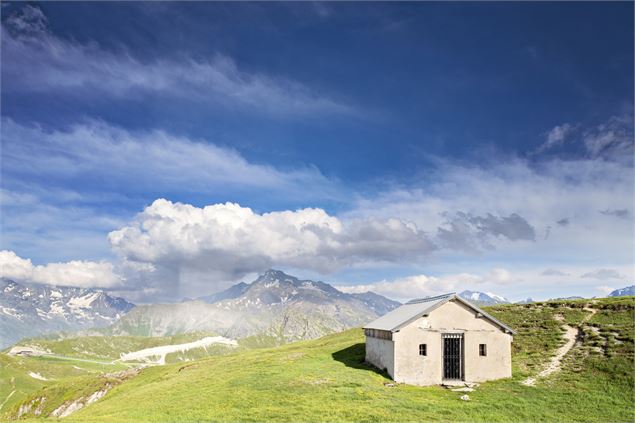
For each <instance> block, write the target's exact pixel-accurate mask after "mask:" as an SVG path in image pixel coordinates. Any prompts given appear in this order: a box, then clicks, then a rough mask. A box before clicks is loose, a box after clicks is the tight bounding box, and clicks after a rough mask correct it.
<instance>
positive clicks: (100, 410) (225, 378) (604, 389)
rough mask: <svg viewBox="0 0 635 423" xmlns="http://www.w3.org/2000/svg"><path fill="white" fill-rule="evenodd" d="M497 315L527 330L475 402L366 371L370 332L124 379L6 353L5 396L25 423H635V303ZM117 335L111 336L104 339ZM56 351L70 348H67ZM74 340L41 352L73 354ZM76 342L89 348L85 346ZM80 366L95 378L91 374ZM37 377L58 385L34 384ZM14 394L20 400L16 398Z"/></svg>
mask: <svg viewBox="0 0 635 423" xmlns="http://www.w3.org/2000/svg"><path fill="white" fill-rule="evenodd" d="M487 311H488V312H489V313H491V314H492V315H493V316H495V317H496V318H499V319H501V320H503V321H505V322H506V323H508V324H509V325H510V326H511V327H513V328H514V329H515V330H516V331H517V332H518V334H517V335H516V336H515V338H514V343H513V375H514V376H513V378H512V379H506V380H499V381H495V382H487V383H483V384H481V385H480V386H478V387H476V388H475V390H474V391H473V392H470V394H469V398H470V400H469V401H462V400H461V399H460V396H461V393H459V392H453V391H451V390H449V389H444V388H442V387H414V386H407V385H401V384H394V383H392V381H391V380H390V379H388V378H387V377H386V375H385V374H383V373H382V372H379V371H377V370H376V369H373V368H371V367H369V366H367V365H366V364H365V363H364V362H363V361H364V338H363V335H362V331H361V330H360V329H350V330H346V331H344V332H340V333H336V334H331V335H327V336H325V337H322V338H319V339H315V340H307V341H299V342H293V343H290V344H286V345H283V346H279V347H274V348H254V347H253V346H246V345H241V342H240V341H239V346H238V347H237V348H235V349H232V350H229V351H225V352H223V353H222V354H220V355H215V356H207V357H204V358H198V359H189V358H185V359H188V360H190V361H184V360H185V359H184V360H183V361H181V360H179V361H178V362H173V364H167V365H165V366H150V367H144V368H142V369H140V370H138V374H137V373H135V372H130V371H128V373H126V372H125V371H124V372H122V370H125V367H124V365H123V364H122V363H119V362H115V363H113V364H112V365H111V366H107V367H106V366H101V365H97V364H91V365H88V364H87V363H79V362H77V363H73V364H71V362H69V363H64V364H59V363H58V364H57V366H58V367H55V368H54V369H55V370H53V371H51V370H46V368H45V367H44V366H43V365H42V361H44V360H45V359H43V358H41V357H19V358H18V357H8V356H7V355H5V354H2V356H1V357H2V360H4V361H3V375H2V377H3V380H13V381H14V382H13V386H8V387H7V388H4V387H3V388H2V391H1V392H0V398H1V399H0V401H5V403H6V404H5V405H4V406H3V408H2V409H0V412H2V413H4V415H5V417H7V418H17V417H18V415H19V411H20V406H23V405H24V404H27V405H28V404H32V406H31V408H30V411H28V412H26V413H23V414H22V415H21V416H20V417H21V418H30V417H45V416H50V415H52V413H53V412H54V411H55V410H56V409H59V408H60V407H68V406H69V405H70V404H72V403H73V402H77V401H78V400H79V402H80V403H83V402H86V401H87V400H88V399H89V398H90V397H91V396H92V395H94V394H95V393H96V392H101V391H103V390H106V391H107V392H106V393H104V394H103V397H101V398H100V399H98V400H96V401H95V402H93V403H92V404H90V405H87V406H85V407H82V408H81V409H79V410H78V411H75V412H73V413H70V414H68V416H67V417H64V420H65V421H78V422H91V421H95V422H99V421H121V422H125V421H200V420H221V421H236V420H239V421H246V420H258V421H261V420H273V421H315V420H349V421H350V420H356V421H358V420H374V421H378V420H381V421H412V420H418V421H421V420H445V421H465V420H472V421H473V420H477V421H510V420H515V421H517V420H525V421H529V420H533V421H535V420H549V421H554V420H558V421H559V420H566V421H579V420H585V421H632V420H633V418H634V417H635V415H634V412H633V408H632V397H633V382H634V380H633V371H632V363H633V359H634V336H635V334H634V333H633V332H634V331H633V326H632V322H633V319H634V318H635V314H634V313H635V298H633V297H612V298H603V299H593V300H562V301H548V302H536V303H532V304H522V305H521V304H517V305H516V304H511V305H497V306H492V307H488V308H487ZM567 326H568V327H571V328H575V330H577V331H578V333H579V335H578V336H577V337H576V339H575V341H574V343H573V345H572V346H571V348H570V349H568V350H567V351H566V354H564V355H563V356H562V357H561V360H560V361H559V366H558V369H556V370H555V371H553V372H552V373H549V374H548V375H545V376H544V377H537V376H538V374H540V373H541V372H542V371H544V369H545V368H546V367H547V366H549V363H550V362H551V361H552V359H553V357H554V356H556V355H557V352H558V350H559V349H560V348H561V347H562V346H563V345H565V344H566V342H567V338H566V337H565V333H566V327H567ZM116 338H117V337H104V342H106V341H105V340H108V341H107V342H112V340H114V339H116ZM199 339H200V338H199ZM56 342H66V344H65V346H64V347H61V346H58V345H56ZM69 342H70V341H69V340H65V341H49V343H48V344H47V345H46V346H44V345H41V346H42V347H43V348H48V349H50V350H51V351H69V348H70V350H71V351H72V350H73V347H72V346H69V344H68V343H69ZM74 342H77V343H83V342H86V343H85V344H83V345H84V346H87V345H88V341H83V340H81V339H79V338H78V340H76V341H74ZM136 342H138V341H136ZM174 343H175V344H176V343H177V342H174ZM178 343H183V342H182V339H181V340H179V341H178ZM75 347H77V345H75ZM111 348H112V349H111V353H109V354H111V355H112V356H114V355H115V350H116V347H115V346H114V345H113V346H112V347H111ZM77 350H81V348H76V349H75V351H76V352H77V353H78V354H80V352H79V351H77ZM85 351H86V352H88V351H89V349H86V350H85ZM122 352H123V351H119V353H122ZM87 356H88V354H86V353H83V355H82V357H84V358H86V357H87ZM102 358H103V357H102ZM46 363H47V364H48V361H47V362H46ZM60 366H64V367H63V368H61V367H60ZM73 366H77V367H80V368H83V369H85V370H82V371H81V373H80V370H76V369H74V368H73ZM82 366H83V367H82ZM28 372H33V373H38V374H40V375H42V376H43V377H45V378H46V379H48V380H47V381H43V380H39V379H34V378H33V377H31V376H29V375H28ZM530 377H537V378H536V381H535V383H534V384H533V385H532V386H527V385H524V384H523V383H522V382H523V381H524V380H526V379H527V378H530ZM11 378H13V379H11ZM12 391H16V392H18V391H19V392H20V394H19V395H18V394H17V393H14V394H13V395H11V392H12ZM16 395H18V397H16ZM203 399H204V400H203ZM82 401H83V402H82ZM572 403H575V404H576V406H575V407H572V406H571V405H572ZM324 404H329V407H328V408H325V407H324ZM38 407H39V408H38ZM25 409H26V408H24V407H23V411H24V410H25ZM63 409H64V410H65V409H66V408H63ZM35 410H39V414H38V415H36V414H35V413H34V411H35Z"/></svg>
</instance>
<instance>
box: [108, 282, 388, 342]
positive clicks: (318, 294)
mask: <svg viewBox="0 0 635 423" xmlns="http://www.w3.org/2000/svg"><path fill="white" fill-rule="evenodd" d="M398 305H399V303H398V302H396V301H392V300H389V299H387V298H385V297H382V296H381V295H377V294H374V293H371V292H367V293H363V294H347V293H344V292H341V291H339V290H337V289H335V288H334V287H332V286H331V285H329V284H327V283H324V282H314V281H310V280H300V279H298V278H295V277H293V276H290V275H287V274H285V273H283V272H281V271H277V270H269V271H267V272H265V273H264V274H263V275H261V276H260V277H258V278H257V279H256V280H255V281H254V282H252V283H250V284H246V283H240V284H237V285H234V286H233V287H231V288H229V289H228V290H225V291H223V292H220V293H218V294H215V295H211V296H207V297H202V298H200V299H198V300H194V301H186V302H181V303H178V304H155V305H147V306H138V307H136V308H135V309H134V310H132V311H131V312H130V313H128V314H127V315H126V316H124V317H123V318H122V319H120V321H118V322H117V323H116V324H114V325H113V326H112V327H111V328H110V329H109V332H110V333H111V334H113V335H142V336H148V335H151V336H165V335H173V334H177V333H186V332H192V331H214V332H216V333H219V334H221V335H224V336H227V337H230V338H244V337H248V336H258V337H261V338H266V339H265V340H264V341H263V342H268V343H284V342H288V341H292V340H297V339H310V338H317V337H319V336H322V335H324V334H327V333H332V332H337V331H341V330H344V329H347V328H350V327H354V326H361V325H362V324H364V323H367V322H368V321H370V320H373V319H374V318H376V317H377V316H380V315H382V314H384V313H386V312H387V311H390V310H392V309H393V308H395V307H397V306H398Z"/></svg>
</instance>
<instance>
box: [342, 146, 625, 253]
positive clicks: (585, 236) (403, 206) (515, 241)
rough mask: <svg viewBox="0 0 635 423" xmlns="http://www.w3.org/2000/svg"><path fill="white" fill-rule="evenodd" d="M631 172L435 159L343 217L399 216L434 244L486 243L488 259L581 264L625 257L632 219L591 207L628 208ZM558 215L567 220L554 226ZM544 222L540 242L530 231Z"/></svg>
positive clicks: (479, 247)
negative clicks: (431, 167) (432, 167)
mask: <svg viewBox="0 0 635 423" xmlns="http://www.w3.org/2000/svg"><path fill="white" fill-rule="evenodd" d="M632 175H633V169H632V167H631V166H630V165H628V164H626V163H623V162H616V161H609V160H599V159H575V160H562V159H558V158H551V159H548V160H544V161H541V162H539V163H535V162H530V161H528V160H522V159H512V160H507V161H498V162H493V163H488V164H475V165H465V164H460V165H459V164H456V163H451V162H447V161H442V162H440V163H439V165H438V169H437V170H436V172H434V173H433V174H431V175H426V176H425V177H421V179H422V180H421V183H420V185H419V186H420V188H412V187H407V188H402V187H398V188H395V189H393V190H390V191H386V192H384V193H382V194H379V195H377V196H375V197H373V198H363V199H360V200H358V202H357V206H356V207H355V208H354V209H352V210H350V211H349V212H347V213H346V215H347V216H352V217H364V216H375V217H389V216H390V217H399V218H401V219H406V220H409V221H412V222H414V223H415V224H417V226H418V227H419V228H421V229H422V230H425V231H428V232H429V233H431V234H435V235H436V238H435V241H436V243H437V244H439V245H440V246H441V247H445V248H448V249H450V250H451V251H455V252H456V251H457V250H462V251H466V252H474V251H477V252H481V253H484V251H483V247H488V248H485V250H486V251H487V254H488V257H490V259H491V258H493V257H500V258H501V260H509V256H510V255H512V254H513V255H514V256H515V257H519V260H521V259H522V260H525V261H526V260H529V259H531V260H542V261H543V263H544V262H549V261H550V259H551V258H552V257H563V256H567V257H570V259H571V260H579V261H580V262H581V263H580V264H581V265H582V264H583V262H584V260H586V258H589V257H593V258H595V259H597V257H598V251H600V253H599V254H601V256H602V258H604V257H605V258H606V259H607V260H618V262H622V261H628V262H630V261H631V259H632V254H633V240H632V233H633V222H632V220H630V219H606V218H603V216H602V215H601V214H599V213H598V211H597V210H598V209H597V205H598V204H611V206H612V208H611V209H612V210H622V209H628V208H629V207H630V206H631V203H632V198H633V189H634V186H633V177H632ZM457 210H460V211H461V212H460V213H457V212H456V211H457ZM562 216H567V217H566V219H567V221H568V222H569V224H568V225H564V221H561V222H560V224H558V225H554V222H555V221H557V220H559V219H560V220H562ZM552 225H553V226H552ZM550 226H552V228H551V230H550V235H549V237H548V238H547V239H542V238H543V237H537V236H536V234H538V233H544V232H546V231H547V228H548V227H550ZM538 238H540V239H538ZM489 247H492V248H489ZM604 253H606V254H604ZM504 254H506V255H507V257H502V255H504Z"/></svg>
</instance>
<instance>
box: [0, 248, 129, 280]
mask: <svg viewBox="0 0 635 423" xmlns="http://www.w3.org/2000/svg"><path fill="white" fill-rule="evenodd" d="M0 277H3V278H8V279H14V280H17V281H25V282H35V283H42V284H49V285H60V286H78V287H85V288H88V287H101V288H110V287H115V286H119V285H121V283H122V280H121V278H120V277H119V276H118V275H116V274H115V272H114V267H113V265H112V264H111V263H108V262H106V261H101V262H92V261H82V260H73V261H69V262H66V263H49V264H46V265H44V266H42V265H33V263H32V262H31V260H30V259H23V258H21V257H19V256H18V255H17V254H15V252H13V251H9V250H2V251H0Z"/></svg>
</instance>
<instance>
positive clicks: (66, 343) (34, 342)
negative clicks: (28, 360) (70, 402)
mask: <svg viewBox="0 0 635 423" xmlns="http://www.w3.org/2000/svg"><path fill="white" fill-rule="evenodd" d="M214 335H215V334H214V333H210V332H191V333H185V334H181V335H174V336H157V337H149V336H81V337H73V338H65V339H60V340H51V339H43V338H33V339H26V340H24V341H22V342H20V343H19V344H18V345H29V346H34V347H37V348H39V349H41V350H43V351H50V352H51V353H53V354H57V355H63V356H66V357H78V358H89V359H93V360H94V359H102V360H116V359H118V358H119V357H120V356H121V354H122V353H127V352H131V351H139V350H143V349H146V348H152V347H158V346H161V345H172V344H184V343H187V342H192V341H196V340H198V339H201V338H204V337H206V336H214ZM176 361H177V360H176V359H175V360H174V361H173V362H176Z"/></svg>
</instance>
